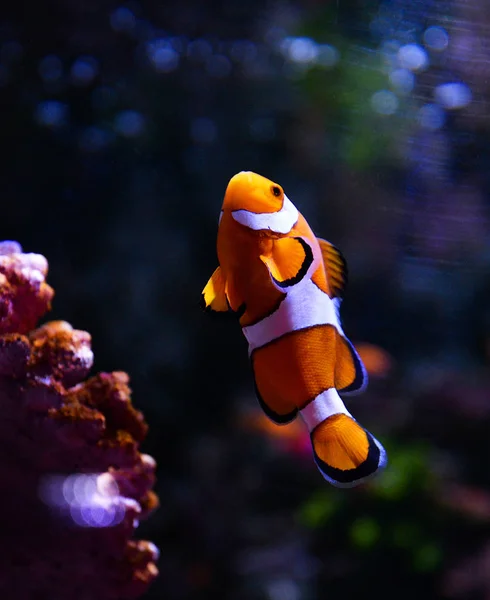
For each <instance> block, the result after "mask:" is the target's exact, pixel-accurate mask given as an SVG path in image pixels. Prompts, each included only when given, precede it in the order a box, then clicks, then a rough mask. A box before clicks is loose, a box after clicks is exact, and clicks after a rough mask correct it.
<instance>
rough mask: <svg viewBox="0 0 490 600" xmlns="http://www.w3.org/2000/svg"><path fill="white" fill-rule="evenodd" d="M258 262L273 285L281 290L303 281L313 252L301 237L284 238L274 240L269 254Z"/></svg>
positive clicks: (261, 257) (311, 260) (262, 256)
mask: <svg viewBox="0 0 490 600" xmlns="http://www.w3.org/2000/svg"><path fill="white" fill-rule="evenodd" d="M260 260H261V261H262V262H263V263H264V265H265V266H266V267H267V269H268V270H269V274H270V276H271V279H272V282H273V283H274V285H275V286H276V287H278V288H279V289H281V290H282V289H284V288H287V287H290V286H292V285H295V284H297V283H299V282H300V281H301V280H302V279H303V277H304V276H305V275H306V273H307V272H308V269H309V268H310V266H311V264H312V262H313V250H312V249H311V246H310V245H309V244H308V242H307V241H306V240H304V239H303V238H301V237H294V238H293V237H285V238H280V239H278V240H274V244H273V246H272V251H271V253H270V254H269V255H268V256H265V255H261V256H260Z"/></svg>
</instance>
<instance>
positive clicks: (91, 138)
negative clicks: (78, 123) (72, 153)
mask: <svg viewBox="0 0 490 600" xmlns="http://www.w3.org/2000/svg"><path fill="white" fill-rule="evenodd" d="M112 137H113V136H112V135H111V134H110V133H109V132H108V131H105V130H104V129H101V128H100V127H95V126H94V127H87V128H86V129H85V130H84V131H83V132H82V133H81V134H80V137H79V146H80V148H81V149H82V150H84V151H86V152H97V151H98V150H102V149H103V148H105V147H106V146H108V145H109V143H110V142H111V141H112Z"/></svg>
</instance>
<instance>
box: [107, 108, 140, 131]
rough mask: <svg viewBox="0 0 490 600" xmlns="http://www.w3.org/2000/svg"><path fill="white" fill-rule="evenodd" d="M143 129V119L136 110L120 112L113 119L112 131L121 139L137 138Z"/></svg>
mask: <svg viewBox="0 0 490 600" xmlns="http://www.w3.org/2000/svg"><path fill="white" fill-rule="evenodd" d="M144 128H145V118H144V116H143V115H142V114H141V113H139V112H137V111H136V110H122V111H121V112H120V113H118V114H117V115H116V118H115V119H114V129H115V130H116V131H117V133H119V134H120V135H122V136H123V137H128V138H131V137H137V136H139V135H141V134H142V133H143V130H144Z"/></svg>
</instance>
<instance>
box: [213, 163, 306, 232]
mask: <svg viewBox="0 0 490 600" xmlns="http://www.w3.org/2000/svg"><path fill="white" fill-rule="evenodd" d="M226 213H229V214H230V215H231V217H232V218H233V219H234V221H236V222H237V223H239V224H240V225H242V226H243V227H247V228H248V229H249V230H251V231H253V232H260V233H262V234H263V233H265V234H267V235H271V236H284V235H286V234H288V233H289V232H290V231H291V229H292V228H293V227H294V225H295V224H296V223H297V221H298V217H299V213H298V210H297V209H296V207H295V206H294V204H293V203H292V202H291V200H289V198H288V197H287V196H286V194H285V193H284V190H283V189H282V187H281V186H280V185H279V184H278V183H274V182H273V181H271V180H270V179H267V178H266V177H262V175H258V174H257V173H253V172H252V171H241V172H240V173H237V174H236V175H234V176H233V177H232V178H231V179H230V182H229V183H228V187H227V188H226V192H225V198H224V201H223V207H222V215H223V214H226Z"/></svg>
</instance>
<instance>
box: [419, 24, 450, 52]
mask: <svg viewBox="0 0 490 600" xmlns="http://www.w3.org/2000/svg"><path fill="white" fill-rule="evenodd" d="M424 44H425V45H426V46H427V48H430V49H431V50H435V51H436V52H442V51H443V50H445V49H446V48H447V47H448V44H449V35H448V33H447V31H446V30H445V29H443V28H442V27H429V28H427V29H426V30H425V32H424Z"/></svg>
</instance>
